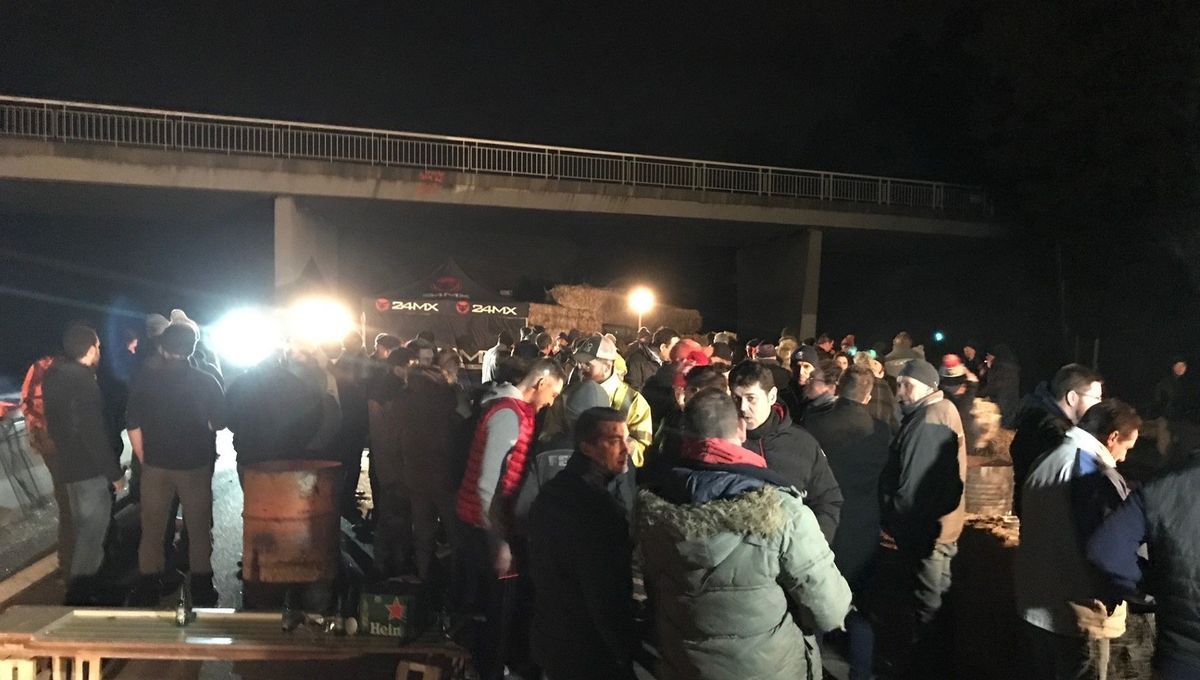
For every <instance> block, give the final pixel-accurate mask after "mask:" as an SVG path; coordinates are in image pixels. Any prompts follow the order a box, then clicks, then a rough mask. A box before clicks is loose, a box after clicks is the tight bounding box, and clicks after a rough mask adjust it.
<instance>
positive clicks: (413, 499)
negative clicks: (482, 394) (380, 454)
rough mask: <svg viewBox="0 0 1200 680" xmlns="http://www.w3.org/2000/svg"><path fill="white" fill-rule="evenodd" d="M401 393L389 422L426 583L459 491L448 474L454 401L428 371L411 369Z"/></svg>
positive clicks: (438, 373) (439, 378)
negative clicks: (394, 433)
mask: <svg viewBox="0 0 1200 680" xmlns="http://www.w3.org/2000/svg"><path fill="white" fill-rule="evenodd" d="M404 392H405V394H404V398H402V399H398V400H396V401H395V402H394V403H393V404H392V408H393V412H392V416H393V417H394V418H396V419H397V421H398V422H397V423H396V425H397V434H398V435H399V446H400V457H401V459H402V460H403V461H404V484H405V486H406V487H407V492H408V500H409V502H410V503H411V507H412V534H413V556H414V559H415V561H416V568H417V575H418V576H420V577H421V579H422V580H423V581H425V582H427V583H428V582H429V581H430V578H431V576H432V575H433V559H434V549H435V548H436V547H437V531H438V520H439V519H441V521H442V523H443V524H445V525H447V526H448V525H449V523H450V522H451V521H453V519H454V495H455V493H456V492H457V490H458V488H457V486H456V485H455V482H456V481H457V480H455V479H454V476H453V474H452V472H451V470H452V467H453V463H454V451H453V450H452V445H453V444H454V441H455V437H454V435H455V429H454V428H455V418H456V416H455V409H456V408H457V407H458V397H457V395H456V394H455V392H454V388H453V387H452V386H451V385H450V383H449V382H447V381H446V378H445V377H444V376H443V375H442V372H441V370H439V369H437V368H434V367H432V366H414V367H412V368H411V369H409V371H408V380H407V384H406V385H405V388H404Z"/></svg>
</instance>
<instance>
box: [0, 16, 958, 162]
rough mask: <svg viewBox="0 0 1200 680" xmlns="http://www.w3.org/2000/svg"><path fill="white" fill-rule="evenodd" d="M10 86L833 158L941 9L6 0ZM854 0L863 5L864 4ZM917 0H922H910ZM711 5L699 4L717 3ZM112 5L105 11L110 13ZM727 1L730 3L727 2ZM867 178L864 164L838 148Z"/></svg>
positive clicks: (576, 139) (705, 153)
mask: <svg viewBox="0 0 1200 680" xmlns="http://www.w3.org/2000/svg"><path fill="white" fill-rule="evenodd" d="M6 4H7V5H9V7H8V8H7V9H6V11H5V12H4V14H5V20H4V21H3V22H2V23H0V87H2V88H3V90H4V91H6V92H10V93H21V94H28V95H34V96H37V95H41V96H47V97H56V98H67V99H70V98H77V99H82V100H86V101H103V102H109V103H120V104H128V105H146V106H155V107H161V108H179V109H183V110H189V111H192V110H198V111H207V112H213V113H229V114H242V115H252V116H269V117H280V118H288V119H301V120H308V121H315V122H330V123H343V124H355V125H368V126H379V127H387V128H392V129H404V130H413V131H422V132H435V133H445V134H459V135H467V136H480V137H492V138H500V139H507V140H514V141H531V142H539V143H547V144H557V145H567V146H587V147H598V148H605V149H615V150H631V151H639V152H646V153H659V154H665V155H686V156H700V157H705V158H714V159H718V160H733V161H747V162H755V163H773V164H786V165H800V166H805V165H812V164H814V163H816V164H817V165H820V166H821V167H822V168H825V167H827V165H828V162H829V161H832V160H834V159H825V158H812V157H809V156H808V155H807V154H806V147H807V146H810V142H811V138H810V137H811V135H812V134H813V132H814V130H815V129H816V128H817V126H818V125H819V124H820V123H821V122H822V121H825V120H828V119H837V118H839V117H842V116H844V115H846V113H847V112H848V111H849V110H850V108H851V107H852V106H854V104H855V103H856V101H857V100H858V98H859V96H860V90H861V88H862V86H863V77H862V76H863V74H864V71H865V70H866V69H868V68H869V67H870V66H871V65H872V62H873V60H874V59H875V58H876V57H878V56H879V55H881V54H883V53H884V51H885V49H886V47H887V45H888V44H890V43H891V42H892V41H893V40H895V39H896V38H897V37H898V36H899V35H901V34H902V33H903V32H905V31H907V30H909V29H914V28H918V27H921V26H926V25H928V24H929V21H930V18H931V17H930V15H931V14H932V15H933V17H932V18H933V19H934V20H935V21H936V19H937V16H936V15H937V12H938V11H939V10H938V9H937V8H938V7H939V5H938V3H919V4H918V3H909V4H911V5H913V7H909V8H905V7H903V5H904V3H895V2H882V1H878V2H876V1H872V2H857V3H837V2H824V3H813V2H788V3H778V2H776V3H761V4H755V3H738V4H737V6H728V5H725V4H718V3H712V4H708V5H706V4H704V3H700V4H690V5H688V7H687V9H682V6H680V5H674V6H671V7H668V6H667V5H666V4H661V6H660V3H636V4H634V3H630V4H628V5H624V6H623V5H622V4H621V3H615V4H613V3H608V4H605V5H603V7H604V11H602V12H593V11H590V10H589V9H587V8H585V5H586V6H587V7H594V5H588V4H587V3H540V4H536V3H479V2H471V3H465V2H445V3H403V2H375V3H370V2H341V3H328V2H320V3H305V2H299V3H274V4H272V3H257V4H255V5H254V6H255V7H256V8H259V7H261V8H269V7H272V6H273V7H276V8H282V7H287V11H267V10H264V11H261V12H258V13H254V14H251V13H247V12H246V7H247V6H248V5H247V4H246V3H240V2H239V3H230V2H210V3H203V4H196V5H184V4H180V5H171V7H170V9H168V8H167V5H161V6H160V5H146V4H144V3H124V4H123V3H110V4H106V5H105V10H104V11H98V10H96V11H89V12H86V13H84V12H78V11H68V10H66V9H65V8H66V7H67V6H66V5H59V4H57V3H25V2H8V3H6ZM851 5H852V6H851ZM918 5H919V7H920V8H923V9H917V8H916V7H917V6H918ZM706 7H707V8H709V9H705V8H706ZM110 8H111V9H110ZM714 8H716V9H714ZM836 160H837V161H838V163H839V164H840V165H842V166H844V168H845V169H854V170H857V171H864V172H866V171H872V170H875V169H876V168H873V167H864V166H870V165H872V164H873V161H874V159H870V158H844V157H839V158H837V159H836Z"/></svg>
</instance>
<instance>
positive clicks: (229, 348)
mask: <svg viewBox="0 0 1200 680" xmlns="http://www.w3.org/2000/svg"><path fill="white" fill-rule="evenodd" d="M212 340H213V345H214V346H215V347H216V350H217V352H218V353H219V354H220V355H221V356H222V357H223V358H224V359H225V360H226V361H228V362H229V363H231V364H233V365H235V366H253V365H255V364H257V363H258V362H260V361H262V360H263V359H266V358H267V357H268V356H270V354H271V352H273V351H275V349H276V348H277V347H279V346H280V344H281V342H282V341H283V338H282V337H281V335H280V333H279V327H278V326H277V325H276V324H275V320H274V318H272V316H271V314H270V313H269V312H266V311H263V310H261V309H255V308H253V307H243V308H241V309H235V310H233V311H231V312H229V313H228V314H226V315H225V316H224V317H222V318H221V320H220V321H217V323H216V324H215V325H214V326H213V328H212Z"/></svg>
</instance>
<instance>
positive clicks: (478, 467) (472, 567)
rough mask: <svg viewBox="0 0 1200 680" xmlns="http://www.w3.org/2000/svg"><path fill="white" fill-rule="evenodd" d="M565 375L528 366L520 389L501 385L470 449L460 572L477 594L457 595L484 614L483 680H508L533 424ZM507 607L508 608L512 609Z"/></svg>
mask: <svg viewBox="0 0 1200 680" xmlns="http://www.w3.org/2000/svg"><path fill="white" fill-rule="evenodd" d="M563 381H564V375H563V372H562V368H561V367H559V365H558V364H557V363H555V362H554V361H552V360H549V359H540V360H538V361H535V362H534V363H533V364H532V366H530V369H529V373H528V374H527V375H526V376H525V378H524V379H523V380H521V382H520V383H518V384H517V385H515V386H514V385H510V384H508V383H501V384H498V385H496V386H495V387H494V388H493V392H492V394H491V395H489V396H487V397H485V398H484V401H483V414H482V415H481V416H480V418H479V425H478V426H477V427H476V429H475V437H474V439H473V440H472V442H471V452H470V457H469V458H468V460H467V469H466V474H465V476H464V477H463V481H462V485H461V486H460V487H459V490H458V501H457V512H458V518H459V519H460V520H461V521H462V523H463V524H464V525H465V526H464V535H463V537H462V538H463V541H462V542H463V548H464V554H463V555H462V556H461V557H462V562H464V564H463V565H462V567H463V569H464V570H465V574H464V577H465V578H464V582H463V583H460V584H459V585H461V586H463V587H465V588H467V589H473V588H478V590H477V591H474V592H466V593H459V594H458V595H459V596H461V597H463V599H464V600H465V602H467V603H473V604H475V606H476V607H477V608H481V609H482V610H483V613H484V615H485V617H486V619H487V624H486V630H484V631H483V635H482V636H481V637H482V639H481V640H480V641H479V645H478V649H476V650H474V651H475V654H474V659H475V664H476V667H477V669H478V671H479V675H480V677H481V678H483V680H491V678H497V679H498V678H502V677H503V676H504V664H505V661H508V660H509V659H507V658H506V657H507V656H508V655H507V654H506V652H507V649H505V648H506V647H510V648H513V649H516V648H518V647H520V641H516V640H512V641H510V644H505V643H504V642H503V640H504V639H507V638H511V637H512V636H511V635H509V632H510V629H511V628H513V626H512V625H511V623H512V619H513V618H514V615H513V611H512V610H513V603H512V597H513V594H512V593H511V592H507V594H506V590H507V591H511V589H512V588H513V586H514V582H513V580H514V578H515V577H516V576H517V573H518V571H519V569H520V568H521V567H522V566H523V565H522V564H521V562H522V559H521V557H522V553H523V551H522V550H521V549H520V546H518V547H517V550H516V552H517V559H516V560H514V559H513V553H514V550H513V546H512V543H511V540H512V534H511V530H512V524H513V523H512V516H513V507H514V505H515V503H516V499H517V494H518V492H519V491H520V488H521V482H522V480H523V479H524V477H525V465H526V463H527V462H528V461H529V459H530V458H531V457H532V456H531V451H530V449H531V448H532V443H533V435H534V421H535V418H536V417H537V414H538V412H539V411H541V410H542V409H544V408H546V407H547V406H549V405H550V404H552V403H554V400H555V399H557V398H558V395H559V394H560V393H561V392H562V389H563ZM506 602H507V605H506Z"/></svg>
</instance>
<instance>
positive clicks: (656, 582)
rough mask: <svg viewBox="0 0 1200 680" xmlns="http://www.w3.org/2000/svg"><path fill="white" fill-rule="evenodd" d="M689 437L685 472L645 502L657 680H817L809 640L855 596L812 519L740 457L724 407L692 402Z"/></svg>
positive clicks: (735, 422) (705, 397) (730, 406)
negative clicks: (658, 664) (658, 666)
mask: <svg viewBox="0 0 1200 680" xmlns="http://www.w3.org/2000/svg"><path fill="white" fill-rule="evenodd" d="M684 427H685V432H686V436H685V440H684V446H683V460H682V462H681V463H680V466H679V467H675V468H674V469H672V470H671V473H670V474H669V475H667V476H666V478H665V480H664V481H663V482H662V483H661V484H659V485H658V487H657V488H655V489H653V490H648V491H644V492H643V493H642V494H641V497H640V500H641V506H640V509H639V518H638V524H639V538H640V544H641V546H642V552H643V555H644V558H645V569H646V581H647V584H648V587H650V588H652V589H653V594H654V598H653V601H654V602H655V603H656V605H655V606H656V614H657V622H658V635H659V651H660V652H661V654H662V668H661V669H660V675H659V677H660V678H667V679H681V680H682V679H683V678H687V679H688V680H695V679H714V680H716V679H724V678H729V679H731V680H732V679H734V678H736V679H738V680H750V679H751V678H802V679H808V678H814V679H819V678H820V677H821V662H820V656H819V654H818V652H817V646H816V641H815V639H814V638H813V637H812V635H814V634H819V633H824V632H827V631H830V630H834V629H837V628H840V627H841V626H842V622H843V621H844V619H845V618H846V614H847V613H848V612H849V611H850V587H849V586H848V585H847V584H846V580H845V579H844V578H842V575H841V574H840V573H838V570H837V567H835V566H834V563H833V552H832V551H830V549H829V545H828V543H826V541H825V537H824V536H823V535H822V534H821V529H820V527H819V526H818V525H817V520H816V517H814V516H813V513H812V511H811V510H809V509H808V508H807V507H805V505H804V503H803V502H802V500H801V498H800V495H799V493H798V492H797V491H796V490H795V489H793V488H791V487H790V486H789V485H788V484H787V482H786V481H784V480H782V479H780V478H779V476H778V475H777V474H775V473H774V472H772V471H770V470H768V469H767V468H766V463H765V461H764V460H763V458H762V456H759V455H757V454H755V453H753V452H751V451H748V450H746V449H743V448H742V447H741V445H740V442H741V438H740V436H739V434H741V435H743V436H744V426H742V425H741V424H740V421H739V419H738V414H737V409H736V407H735V406H734V403H733V400H732V399H731V398H730V397H729V396H728V395H726V394H724V393H723V392H721V391H719V390H715V389H712V390H705V391H704V392H701V393H700V394H698V395H696V396H695V397H693V399H692V401H691V402H689V404H688V407H687V411H686V412H685V416H684Z"/></svg>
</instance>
